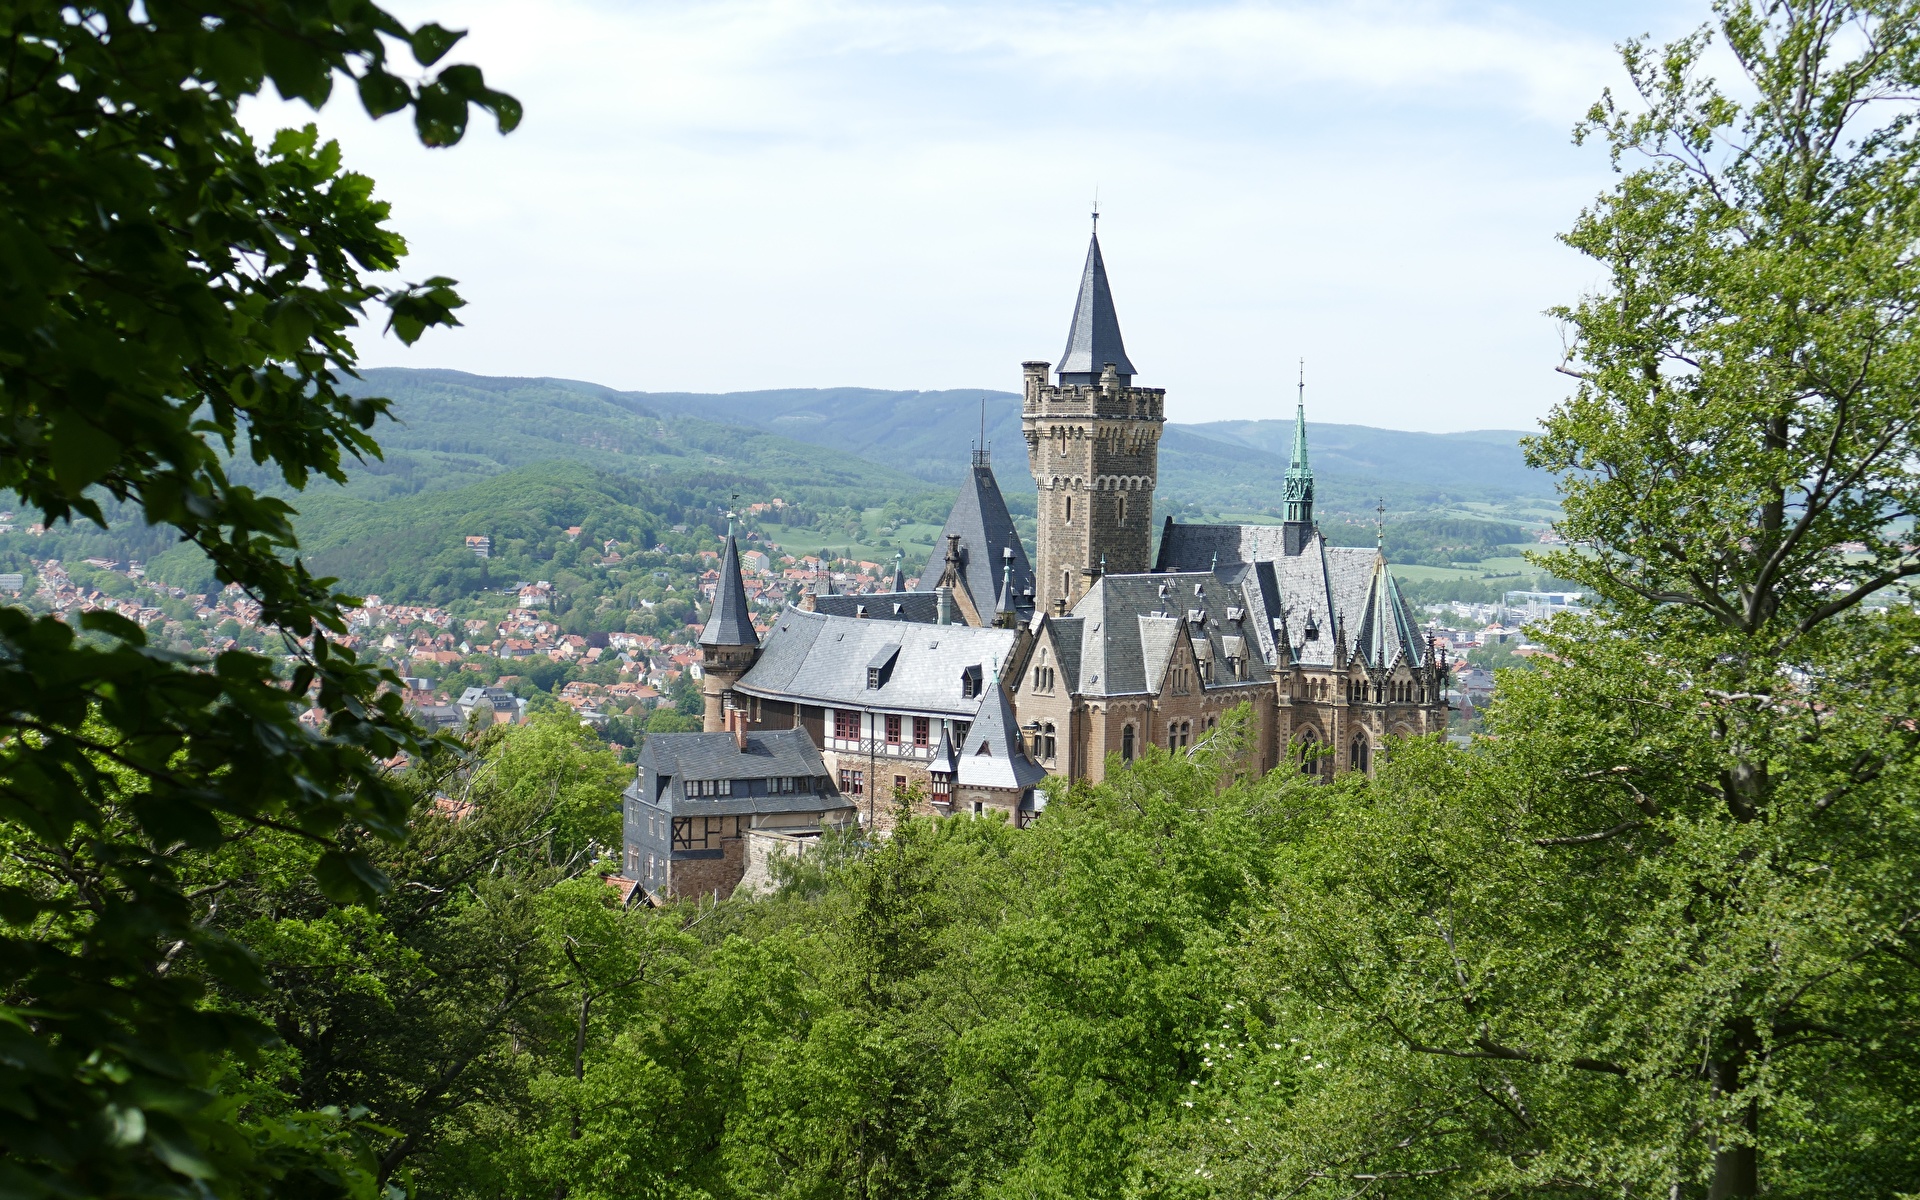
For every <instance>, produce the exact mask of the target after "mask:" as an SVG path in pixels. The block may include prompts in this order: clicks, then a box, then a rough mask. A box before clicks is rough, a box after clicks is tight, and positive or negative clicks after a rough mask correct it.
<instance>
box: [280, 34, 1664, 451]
mask: <svg viewBox="0 0 1920 1200" xmlns="http://www.w3.org/2000/svg"><path fill="white" fill-rule="evenodd" d="M402 12H403V15H405V16H407V17H409V18H411V19H414V20H426V19H432V18H434V17H436V16H437V17H439V18H440V19H442V20H445V19H447V16H448V14H447V12H446V5H445V3H444V0H435V2H433V3H422V4H415V3H411V2H409V3H408V4H406V5H403V6H402ZM455 15H457V17H458V19H459V20H460V22H462V23H463V24H465V25H466V26H467V27H468V28H469V29H470V30H471V31H472V32H471V36H470V38H469V39H468V41H467V42H465V43H463V44H462V46H461V47H460V48H459V50H458V51H457V53H458V55H459V56H460V57H461V58H462V60H463V61H472V62H477V63H480V64H481V65H482V66H484V67H485V69H486V71H487V74H488V78H489V81H490V82H493V83H495V84H496V86H501V87H505V88H507V89H508V90H510V91H513V92H514V93H515V94H516V95H518V96H519V97H520V98H521V99H522V100H523V101H525V102H526V105H527V119H526V123H525V124H524V126H523V127H522V129H521V130H520V131H519V132H518V133H515V134H514V135H512V136H511V137H509V138H505V139H500V138H497V137H495V136H494V135H493V134H492V133H491V132H490V131H489V130H488V129H487V128H486V127H485V126H484V124H476V126H475V128H474V131H473V132H472V133H470V134H469V137H468V140H467V142H466V143H465V144H463V145H462V146H460V147H458V148H457V149H454V150H452V151H446V152H427V151H424V150H421V149H420V148H419V147H418V146H417V145H416V144H414V143H413V141H412V138H411V136H410V131H409V130H408V129H407V128H406V127H405V125H404V124H403V123H402V122H400V121H398V120H392V119H390V120H388V121H384V122H379V123H370V122H368V121H366V120H365V119H364V117H361V116H359V115H357V114H356V113H355V112H354V111H353V110H352V109H351V107H350V106H349V105H348V104H345V103H342V104H336V105H335V106H334V107H332V108H330V109H329V110H328V111H327V113H326V114H325V115H324V118H323V120H322V124H323V126H324V127H325V128H326V129H327V131H328V132H329V133H331V134H333V135H335V136H338V137H340V138H341V140H342V142H343V144H344V145H345V146H346V148H347V152H348V157H349V161H350V162H352V163H353V164H354V165H355V166H356V167H359V168H360V169H364V170H367V171H368V172H369V173H370V174H372V175H373V176H374V177H375V179H376V180H378V182H379V189H380V193H381V194H382V195H384V196H387V197H389V198H391V199H392V201H393V202H394V205H395V214H396V222H397V223H398V225H399V227H400V228H401V229H402V230H403V232H405V233H406V235H407V236H408V238H409V240H410V242H411V243H412V246H413V250H414V253H413V256H412V258H411V260H410V262H409V269H408V271H407V274H408V275H410V276H416V277H417V276H422V275H425V274H431V273H446V274H451V275H454V276H456V277H457V278H459V279H460V280H461V281H462V288H463V291H464V292H465V293H466V294H467V296H468V298H469V299H470V301H471V302H472V303H471V304H470V306H469V307H468V308H467V309H465V310H463V312H462V317H463V319H464V320H465V321H466V322H467V326H466V328H464V329H462V330H459V331H454V332H452V333H435V334H431V335H429V337H428V338H427V339H426V341H425V342H423V343H422V345H421V346H420V347H418V348H416V349H414V350H412V351H402V350H400V349H399V348H398V347H396V346H394V345H393V344H392V343H390V342H386V341H382V340H380V339H377V338H373V337H371V336H370V337H368V338H367V339H366V340H365V342H364V346H365V350H366V354H367V357H368V360H369V361H370V362H376V363H382V364H385V363H396V364H412V365H432V366H448V367H457V368H461V369H466V370H474V371H483V372H497V373H503V374H504V373H511V374H553V375H566V376H572V377H576V378H588V379H593V380H597V381H599V382H604V383H608V384H611V385H614V386H619V387H628V388H638V389H655V390H681V389H685V390H716V391H717V390H730V389H736V388H751V387H773V386H830V385H842V384H862V385H869V386H887V387H926V388H935V387H966V386H995V387H1012V386H1015V384H1016V383H1017V370H1018V367H1017V364H1018V363H1019V362H1020V361H1021V360H1022V359H1025V358H1032V357H1036V356H1037V357H1050V356H1051V355H1053V354H1056V353H1057V352H1058V346H1057V345H1056V343H1057V342H1059V341H1060V339H1061V338H1062V337H1063V335H1064V332H1065V327H1066V321H1067V316H1068V312H1069V309H1070V305H1071V296H1072V289H1073V285H1074V279H1075V273H1076V272H1077V270H1078V267H1079V263H1080V258H1081V256H1082V254H1083V253H1084V249H1085V221H1086V217H1085V213H1086V207H1087V203H1088V201H1089V199H1090V198H1091V194H1092V192H1093V190H1094V188H1095V187H1096V186H1098V188H1099V189H1100V192H1101V196H1102V199H1103V208H1105V209H1106V210H1107V211H1108V212H1109V213H1110V214H1111V217H1112V219H1111V221H1110V222H1103V234H1104V235H1105V236H1104V237H1103V240H1104V241H1105V242H1106V244H1107V249H1108V259H1109V263H1110V265H1111V266H1112V268H1113V270H1114V276H1115V288H1116V292H1117V294H1118V298H1119V303H1120V306H1121V319H1122V323H1123V326H1124V328H1125V330H1126V335H1127V339H1128V346H1129V350H1130V351H1131V352H1132V355H1133V357H1134V358H1135V360H1136V361H1137V362H1139V363H1140V364H1141V367H1142V371H1143V380H1142V381H1143V382H1146V383H1150V384H1153V385H1155V386H1165V387H1167V388H1168V389H1169V405H1170V409H1171V411H1172V412H1173V413H1174V415H1175V417H1176V419H1182V420H1200V419H1213V418H1219V417H1229V416H1256V415H1262V414H1263V413H1264V412H1266V411H1267V410H1268V409H1269V408H1270V407H1271V406H1272V405H1273V404H1275V403H1277V401H1276V399H1275V397H1276V396H1277V395H1278V394H1279V392H1278V390H1277V385H1276V386H1274V387H1270V386H1268V383H1267V381H1266V374H1267V367H1268V365H1269V363H1270V362H1273V361H1291V360H1292V359H1293V358H1296V357H1299V356H1301V355H1305V356H1306V357H1307V358H1308V359H1309V366H1310V369H1312V371H1313V377H1314V380H1315V388H1314V390H1313V392H1312V396H1317V397H1319V398H1320V403H1322V404H1323V405H1324V406H1325V410H1328V411H1325V414H1324V415H1326V416H1327V417H1328V418H1330V419H1345V420H1354V421H1362V422H1366V423H1371V424H1386V425H1398V426H1401V427H1412V428H1429V429H1457V428H1473V427H1488V426H1512V425H1518V424H1525V423H1527V422H1528V421H1530V420H1531V419H1533V418H1534V417H1536V416H1538V415H1539V414H1540V413H1541V412H1543V411H1544V409H1545V407H1546V405H1547V404H1549V403H1551V401H1552V400H1553V399H1554V398H1555V397H1556V396H1557V395H1559V394H1560V393H1561V389H1560V387H1559V385H1560V384H1561V383H1562V382H1564V378H1563V377H1558V376H1554V375H1553V374H1552V373H1551V369H1550V368H1551V366H1552V363H1553V362H1554V361H1556V356H1557V350H1558V343H1557V340H1556V338H1555V334H1554V331H1553V330H1552V329H1551V328H1550V327H1549V326H1548V325H1547V324H1546V323H1545V321H1544V320H1543V319H1542V318H1540V317H1539V315H1538V314H1539V312H1540V310H1541V309H1543V308H1545V307H1547V306H1548V305H1549V304H1551V303H1554V302H1557V301H1563V300H1566V299H1568V298H1570V296H1571V295H1573V294H1575V293H1576V292H1577V290H1578V288H1579V286H1580V285H1581V283H1582V282H1583V281H1584V280H1585V278H1586V272H1585V269H1584V268H1583V267H1582V266H1581V265H1580V264H1579V262H1578V260H1576V259H1574V258H1573V257H1572V256H1571V255H1570V253H1569V252H1567V251H1565V250H1564V249H1563V248H1560V247H1558V246H1557V245H1556V244H1555V242H1554V240H1553V234H1554V232H1555V231H1556V230H1558V229H1560V228H1564V227H1565V225H1566V224H1567V223H1568V222H1569V221H1570V219H1571V217H1572V215H1573V213H1574V212H1575V211H1577V209H1578V207H1579V205H1580V203H1582V202H1583V200H1584V199H1585V198H1586V197H1589V196H1591V195H1592V194H1593V192H1594V191H1595V190H1596V189H1597V188H1598V187H1599V186H1602V185H1603V184H1604V181H1605V178H1606V164H1605V161H1604V155H1603V154H1600V153H1595V152H1575V151H1573V150H1572V149H1571V148H1570V147H1569V146H1568V144H1567V139H1566V131H1567V129H1568V128H1569V127H1570V126H1571V124H1572V122H1573V121H1574V120H1575V119H1577V117H1578V116H1579V114H1580V113H1581V111H1583V110H1584V108H1585V106H1586V105H1587V104H1588V103H1589V102H1590V101H1591V100H1592V99H1593V97H1594V96H1595V95H1597V94H1598V91H1599V88H1600V87H1601V86H1603V85H1604V84H1605V83H1606V82H1607V81H1608V79H1609V71H1610V70H1611V66H1610V64H1611V61H1612V54H1611V51H1610V50H1609V49H1608V43H1609V40H1610V39H1611V37H1612V36H1614V35H1613V34H1612V33H1610V32H1609V33H1600V32H1595V31H1594V30H1593V29H1589V28H1586V27H1584V26H1581V25H1577V24H1567V23H1558V24H1556V23H1552V22H1549V21H1547V20H1545V19H1543V18H1542V17H1540V16H1539V15H1538V14H1533V13H1525V12H1522V13H1515V12H1513V11H1510V10H1506V9H1499V8H1491V7H1464V6H1461V5H1453V6H1441V5H1436V4H1414V3H1407V4H1371V5H1303V4H1260V3H1245V2H1240V3H1197V4H1166V3H1141V2H1128V3H1114V4H1098V5H1092V4H1050V3H1026V4H1008V3H998V2H993V0H988V2H983V3H977V4H931V3H913V2H888V3H875V2H870V0H804V2H802V0H720V2H717V3H664V2H657V0H656V2H649V3H633V4H614V3H586V2H584V0H554V2H551V3H542V4H538V5H531V4H525V3H509V2H507V0H479V2H474V3H468V4H466V5H464V6H462V7H461V8H460V9H459V11H458V13H457V14H455ZM1620 32H1631V30H1622V31H1620ZM253 119H254V120H256V121H257V122H259V123H261V124H263V125H265V124H284V123H287V122H288V121H294V120H306V119H309V117H308V115H307V114H306V113H305V112H304V111H303V110H299V109H298V108H297V107H296V106H282V105H275V104H270V103H263V104H261V105H259V106H256V108H255V110H254V112H253ZM1310 398H1311V397H1310Z"/></svg>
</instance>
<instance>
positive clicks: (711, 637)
mask: <svg viewBox="0 0 1920 1200" xmlns="http://www.w3.org/2000/svg"><path fill="white" fill-rule="evenodd" d="M700 644H701V645H702V646H758V645H759V644H760V635H759V634H758V633H756V632H754V628H753V610H752V609H751V608H749V607H748V606H747V587H746V584H744V583H742V582H741V580H740V547H739V546H738V545H737V544H735V542H734V540H733V529H732V528H731V527H729V528H728V529H727V550H726V553H725V554H722V555H721V556H720V583H719V586H717V587H715V588H714V589H713V612H712V613H711V615H709V616H708V617H707V627H706V628H705V629H702V630H701V631H700Z"/></svg>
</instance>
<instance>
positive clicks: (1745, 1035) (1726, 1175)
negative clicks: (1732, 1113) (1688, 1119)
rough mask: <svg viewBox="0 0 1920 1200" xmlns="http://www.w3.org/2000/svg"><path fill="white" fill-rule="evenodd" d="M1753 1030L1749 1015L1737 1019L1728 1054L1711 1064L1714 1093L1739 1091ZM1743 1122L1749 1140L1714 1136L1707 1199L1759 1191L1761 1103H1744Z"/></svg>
mask: <svg viewBox="0 0 1920 1200" xmlns="http://www.w3.org/2000/svg"><path fill="white" fill-rule="evenodd" d="M1752 1030H1753V1025H1752V1022H1751V1021H1750V1020H1748V1019H1747V1018H1745V1017H1742V1018H1741V1019H1740V1020H1739V1021H1737V1022H1736V1029H1735V1031H1734V1034H1733V1036H1732V1037H1730V1038H1729V1039H1728V1045H1727V1049H1726V1051H1725V1053H1724V1054H1723V1055H1722V1056H1721V1057H1719V1058H1716V1059H1714V1060H1713V1062H1712V1063H1711V1064H1710V1065H1709V1066H1708V1068H1707V1071H1708V1084H1709V1086H1710V1087H1711V1088H1712V1089H1713V1094H1714V1095H1715V1096H1731V1095H1733V1094H1735V1093H1737V1092H1739V1091H1740V1071H1741V1069H1742V1068H1743V1067H1744V1066H1745V1065H1746V1063H1747V1054H1748V1047H1749V1046H1750V1044H1751V1043H1752V1040H1753V1035H1752ZM1740 1124H1741V1127H1742V1128H1743V1129H1745V1131H1746V1134H1747V1139H1746V1141H1744V1142H1741V1143H1735V1144H1732V1145H1723V1144H1721V1140H1720V1138H1719V1137H1718V1136H1715V1137H1714V1138H1713V1139H1712V1146H1713V1182H1712V1183H1711V1184H1709V1185H1708V1187H1707V1200H1745V1198H1746V1197H1751V1196H1758V1195H1759V1194H1760V1151H1759V1148H1758V1147H1756V1146H1755V1145H1754V1144H1753V1138H1754V1135H1756V1134H1757V1133H1759V1131H1760V1106H1759V1105H1758V1104H1757V1103H1755V1102H1754V1101H1753V1100H1752V1099H1748V1100H1747V1102H1746V1103H1745V1104H1744V1105H1742V1106H1741V1112H1740Z"/></svg>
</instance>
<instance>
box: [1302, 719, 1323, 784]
mask: <svg viewBox="0 0 1920 1200" xmlns="http://www.w3.org/2000/svg"><path fill="white" fill-rule="evenodd" d="M1319 749H1320V735H1319V734H1318V733H1316V732H1314V731H1313V730H1311V729H1309V730H1307V731H1306V732H1305V733H1303V734H1301V735H1300V773H1301V774H1302V775H1317V774H1319V772H1320V761H1319V759H1318V758H1317V757H1315V752H1316V751H1317V750H1319Z"/></svg>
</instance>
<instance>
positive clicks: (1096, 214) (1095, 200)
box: [1093, 183, 1100, 237]
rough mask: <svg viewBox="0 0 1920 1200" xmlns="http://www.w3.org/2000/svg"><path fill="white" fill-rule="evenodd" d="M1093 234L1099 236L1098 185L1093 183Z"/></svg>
mask: <svg viewBox="0 0 1920 1200" xmlns="http://www.w3.org/2000/svg"><path fill="white" fill-rule="evenodd" d="M1093 236H1095V237H1099V236H1100V185H1099V184H1097V183H1096V184H1094V185H1093Z"/></svg>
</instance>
